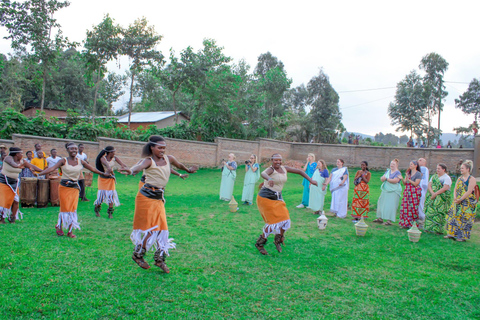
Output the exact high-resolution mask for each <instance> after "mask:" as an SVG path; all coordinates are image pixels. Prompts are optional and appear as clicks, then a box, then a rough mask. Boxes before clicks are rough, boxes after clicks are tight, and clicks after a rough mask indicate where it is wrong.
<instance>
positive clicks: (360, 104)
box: [340, 96, 395, 110]
mask: <svg viewBox="0 0 480 320" xmlns="http://www.w3.org/2000/svg"><path fill="white" fill-rule="evenodd" d="M394 97H395V96H388V97H385V98H381V99H377V100H372V101H368V102H363V103H359V104H355V105H353V106H348V107H340V109H342V110H343V109H349V108H353V107H358V106H362V105H364V104H369V103H372V102H377V101H381V100H385V99H391V98H394Z"/></svg>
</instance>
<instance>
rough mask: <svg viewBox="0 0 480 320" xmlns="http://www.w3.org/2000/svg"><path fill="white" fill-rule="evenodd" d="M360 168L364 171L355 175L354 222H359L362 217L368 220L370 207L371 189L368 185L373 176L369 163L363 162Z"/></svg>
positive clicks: (359, 171)
mask: <svg viewBox="0 0 480 320" xmlns="http://www.w3.org/2000/svg"><path fill="white" fill-rule="evenodd" d="M360 167H361V168H362V170H358V171H357V173H356V174H355V180H354V183H355V188H354V189H353V191H354V195H353V202H352V217H353V221H354V222H356V221H359V220H360V218H361V217H362V216H363V217H364V218H368V210H369V205H370V201H369V196H370V188H369V186H368V183H369V182H370V177H371V176H372V174H371V173H370V170H368V163H367V161H362V162H361V163H360Z"/></svg>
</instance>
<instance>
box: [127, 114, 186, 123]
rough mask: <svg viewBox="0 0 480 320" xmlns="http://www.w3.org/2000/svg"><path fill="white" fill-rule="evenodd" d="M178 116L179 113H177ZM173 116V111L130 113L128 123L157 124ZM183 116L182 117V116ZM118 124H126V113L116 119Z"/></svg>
mask: <svg viewBox="0 0 480 320" xmlns="http://www.w3.org/2000/svg"><path fill="white" fill-rule="evenodd" d="M177 113H178V114H179V115H180V114H182V112H181V111H177ZM174 115H175V112H174V111H156V112H132V116H131V117H130V122H157V121H160V120H164V119H167V118H170V117H173V116H174ZM183 116H184V115H183ZM118 122H120V123H128V113H127V114H124V115H123V116H120V117H118Z"/></svg>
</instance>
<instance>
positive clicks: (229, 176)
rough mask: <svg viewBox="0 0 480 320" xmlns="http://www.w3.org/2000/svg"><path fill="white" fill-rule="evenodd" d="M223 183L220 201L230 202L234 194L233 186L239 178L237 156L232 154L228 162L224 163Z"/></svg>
mask: <svg viewBox="0 0 480 320" xmlns="http://www.w3.org/2000/svg"><path fill="white" fill-rule="evenodd" d="M222 165H223V168H222V182H221V184H220V200H225V201H230V200H231V199H232V194H233V185H234V184H235V179H236V178H237V163H236V162H235V155H234V154H233V153H230V154H229V155H228V161H223V162H222Z"/></svg>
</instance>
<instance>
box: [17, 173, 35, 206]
mask: <svg viewBox="0 0 480 320" xmlns="http://www.w3.org/2000/svg"><path fill="white" fill-rule="evenodd" d="M37 181H38V179H37V178H21V183H20V204H21V205H22V207H23V208H29V207H33V206H35V202H36V201H37Z"/></svg>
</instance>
